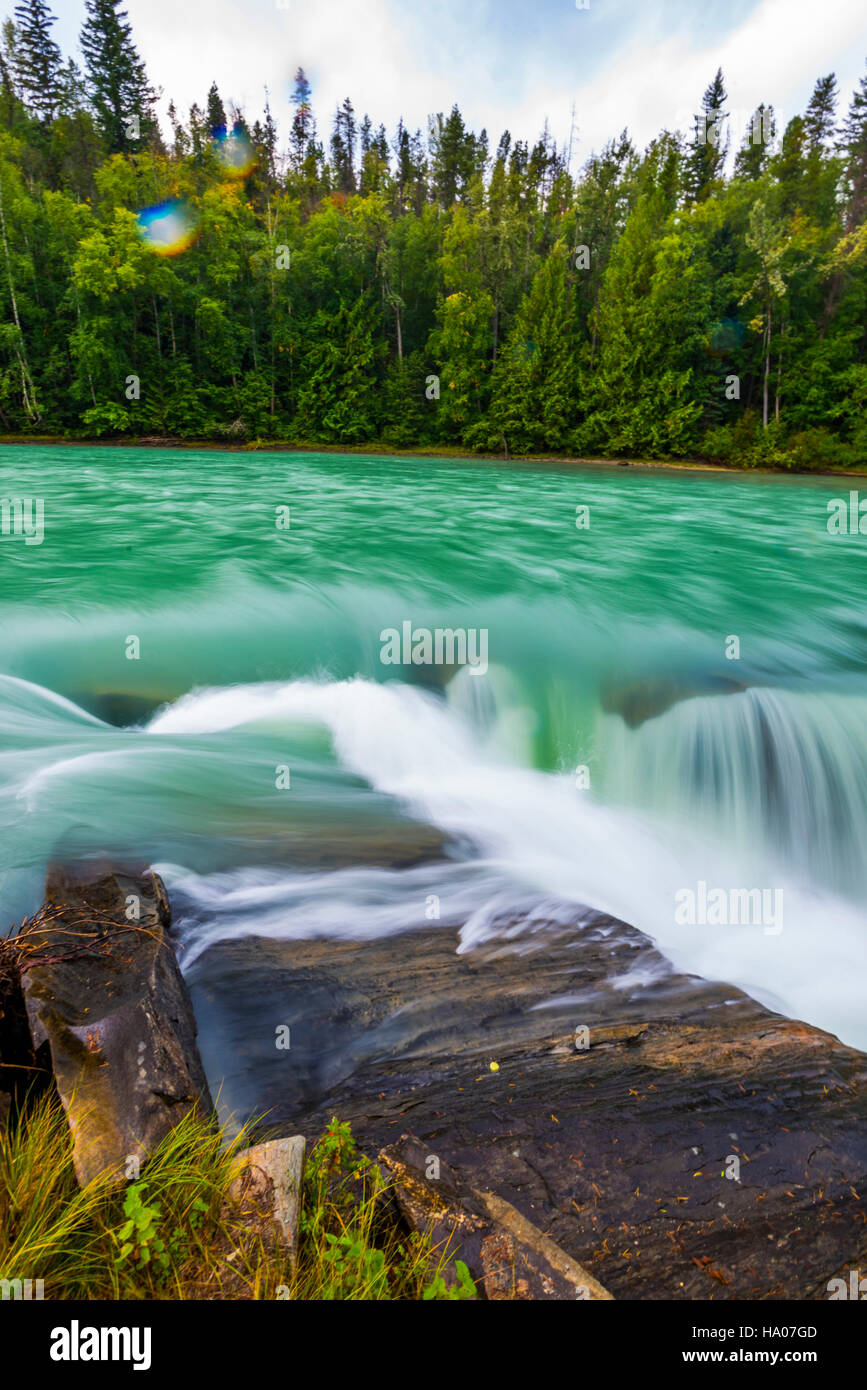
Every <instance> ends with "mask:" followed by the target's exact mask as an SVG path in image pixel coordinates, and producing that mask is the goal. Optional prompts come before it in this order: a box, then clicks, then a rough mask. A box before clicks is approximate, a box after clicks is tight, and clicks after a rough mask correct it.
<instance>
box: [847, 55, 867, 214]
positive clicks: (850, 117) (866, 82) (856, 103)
mask: <svg viewBox="0 0 867 1390" xmlns="http://www.w3.org/2000/svg"><path fill="white" fill-rule="evenodd" d="M840 149H841V151H842V154H843V157H844V159H845V161H846V182H847V184H848V192H849V197H848V206H847V210H846V230H847V231H850V232H851V231H854V229H855V228H856V227H857V226H858V225H859V224H860V223H861V222H863V220H864V216H865V214H867V76H864V77H862V78H861V82H860V84H859V85H858V87H857V88H856V90H855V92H854V93H853V95H852V102H851V104H850V106H849V111H848V114H847V116H846V120H845V121H844V123H843V128H842V130H841V132H840Z"/></svg>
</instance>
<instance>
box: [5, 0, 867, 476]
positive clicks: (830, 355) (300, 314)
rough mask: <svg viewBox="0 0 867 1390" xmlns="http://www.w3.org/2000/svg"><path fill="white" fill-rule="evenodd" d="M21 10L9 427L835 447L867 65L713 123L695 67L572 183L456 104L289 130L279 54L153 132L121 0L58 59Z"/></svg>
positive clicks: (856, 283)
mask: <svg viewBox="0 0 867 1390" xmlns="http://www.w3.org/2000/svg"><path fill="white" fill-rule="evenodd" d="M53 22H54V16H53V15H52V12H51V8H50V6H49V5H48V4H47V3H46V0H22V3H21V4H18V5H17V6H15V8H14V11H13V13H12V14H11V15H10V17H9V18H7V19H6V21H5V23H4V25H3V31H2V44H0V240H2V247H0V256H2V265H0V300H2V327H0V430H2V432H4V433H5V434H6V435H7V436H8V435H21V434H31V435H40V436H45V435H52V434H53V435H69V436H70V437H90V438H93V437H103V438H106V439H111V438H115V439H117V438H124V437H126V438H129V439H136V438H149V437H155V436H157V437H164V438H165V437H168V438H174V439H201V440H214V441H222V442H224V443H236V444H243V443H248V444H249V443H254V442H256V441H262V442H265V441H269V440H282V441H287V442H291V443H296V444H319V443H321V444H330V445H337V446H351V445H364V444H371V445H385V446H389V447H390V448H393V449H410V448H413V447H416V446H422V447H427V448H435V449H438V450H447V449H449V448H451V449H458V450H466V451H480V452H483V453H497V454H500V455H502V454H504V453H507V454H509V455H516V454H522V453H543V454H548V453H551V454H565V455H572V456H575V455H577V456H588V455H603V456H604V455H619V456H625V457H645V458H666V457H689V456H698V457H703V458H707V459H710V460H713V461H719V462H729V463H734V464H737V465H741V466H772V467H787V468H799V469H801V468H811V467H812V468H827V467H840V466H851V465H858V464H864V463H865V462H867V423H865V420H864V410H865V404H867V224H865V216H867V75H865V77H864V79H863V80H862V81H861V83H860V85H859V87H858V88H857V90H856V91H854V92H841V91H839V90H838V85H837V82H836V80H835V77H834V75H833V74H828V75H820V76H819V78H818V80H817V82H816V84H815V88H814V90H813V93H812V96H811V98H810V100H809V103H808V104H807V106H806V109H805V110H804V111H803V112H802V113H801V114H800V115H796V116H794V117H793V118H792V119H791V120H789V121H788V123H787V124H786V125H785V127H784V128H778V121H777V119H776V116H775V113H774V108H773V105H772V103H773V100H774V92H773V90H770V89H769V91H768V93H767V104H766V105H763V106H760V107H759V108H758V110H757V111H756V113H755V115H754V117H753V118H752V120H748V121H747V122H746V123H745V128H739V127H738V123H737V120H736V118H735V117H734V115H733V113H731V112H730V111H729V103H728V98H727V93H726V83H725V75H724V74H723V73H722V72H721V71H720V72H717V73H716V75H715V76H713V75H711V74H709V78H710V81H709V85H708V87H707V90H706V91H705V92H704V94H703V95H702V94H701V93H695V94H692V93H690V94H683V96H684V98H688V100H690V101H692V100H694V101H695V106H696V114H695V119H694V122H693V125H692V128H691V130H690V131H689V132H686V133H683V132H678V131H676V130H673V129H672V130H663V131H661V132H660V133H659V135H658V137H657V138H656V139H655V140H653V142H652V143H651V144H650V145H649V147H648V148H647V149H645V150H640V149H637V148H636V147H635V145H634V144H633V142H632V140H631V139H630V135H629V132H628V131H626V130H624V131H622V132H616V131H612V133H611V134H612V138H611V140H610V141H609V143H608V144H607V145H606V146H605V147H604V149H602V150H601V151H599V152H598V153H596V154H594V155H593V157H592V158H590V159H589V160H587V161H586V162H585V163H584V165H583V167H581V168H580V169H579V168H577V167H570V158H569V151H568V150H566V149H564V148H560V147H558V145H557V144H556V143H555V142H554V140H553V139H552V138H551V136H550V134H549V132H548V131H547V130H545V131H543V132H542V134H541V135H540V136H539V138H538V139H537V141H536V143H535V144H528V143H525V142H524V141H523V140H522V139H520V138H517V137H516V136H515V135H513V134H512V133H511V132H509V131H508V130H506V131H503V132H502V134H499V133H495V132H488V131H486V130H481V131H478V132H475V131H472V130H470V129H468V128H467V126H466V124H465V122H464V120H463V118H462V116H461V113H460V111H459V109H458V107H457V106H455V107H453V109H452V110H451V111H450V112H449V113H447V114H435V115H433V116H432V117H431V118H430V119H429V121H428V125H427V129H425V130H418V129H416V130H413V129H410V128H409V127H407V126H406V125H404V124H403V123H402V122H401V123H400V124H399V125H398V128H397V129H396V130H390V131H387V130H386V129H385V128H384V126H382V125H380V124H377V123H376V113H375V112H374V113H372V114H367V113H360V112H357V111H356V110H355V109H354V107H353V104H352V101H351V99H350V98H349V97H347V99H346V100H345V101H344V102H343V104H342V105H341V106H340V107H339V109H338V110H337V111H336V112H335V113H334V114H333V115H329V114H328V113H323V112H320V111H318V110H317V107H316V96H315V92H312V91H311V88H310V84H309V82H308V80H307V78H306V77H305V74H304V72H303V70H302V69H301V68H299V69H298V71H297V74H296V78H295V83H294V91H293V93H292V101H291V105H290V106H285V107H284V106H283V99H282V98H281V106H280V107H276V109H274V108H272V105H271V101H270V99H269V98H268V97H267V95H266V94H263V110H262V111H260V112H258V113H254V112H251V111H240V110H237V109H235V108H234V107H233V106H231V105H230V104H228V103H227V102H226V101H224V99H223V97H222V96H221V93H220V92H219V90H218V89H217V86H216V84H213V85H212V86H211V88H210V90H208V91H203V92H202V98H201V102H200V103H199V104H196V105H194V106H193V107H192V108H191V109H190V110H189V111H188V112H181V111H178V110H176V108H175V106H174V105H173V104H171V105H169V108H168V113H169V120H168V123H165V122H164V123H163V127H165V126H166V124H167V125H168V128H161V125H160V122H159V121H158V119H157V115H156V106H157V93H156V91H155V88H154V85H153V83H152V76H151V75H150V74H149V73H148V72H147V71H146V69H145V65H144V63H143V62H142V59H141V57H140V55H139V52H138V50H137V47H136V42H135V34H134V32H133V31H132V28H131V26H130V24H129V21H128V19H127V17H126V15H125V14H124V12H123V10H122V9H121V0H87V5H86V19H85V24H84V28H83V31H82V34H81V42H80V46H81V52H82V54H83V59H84V63H83V69H82V67H80V66H79V65H78V64H77V63H76V62H75V61H73V60H72V59H71V58H69V57H68V56H66V55H64V54H62V53H61V51H60V49H59V47H58V46H57V44H56V43H55V42H54V40H53V38H52V25H53ZM768 82H769V88H772V85H773V65H769V68H768ZM275 105H276V104H275ZM578 118H579V121H580V112H579V113H578ZM571 163H573V164H575V165H577V161H571Z"/></svg>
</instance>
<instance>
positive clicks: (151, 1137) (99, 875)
mask: <svg viewBox="0 0 867 1390" xmlns="http://www.w3.org/2000/svg"><path fill="white" fill-rule="evenodd" d="M167 919H168V901H167V899H166V896H165V889H164V888H163V886H162V884H161V883H160V881H159V879H158V877H157V875H155V874H152V873H150V872H148V871H147V870H144V869H141V868H139V867H136V868H134V869H130V870H128V871H121V870H113V869H111V868H110V867H109V866H98V865H97V866H94V865H90V866H84V867H82V868H78V869H72V870H70V869H67V868H62V867H61V868H54V869H52V870H50V871H49V875H48V880H47V884H46V901H45V905H44V907H43V908H42V911H41V913H40V914H39V916H38V917H37V918H36V919H35V924H36V925H37V927H38V929H39V935H38V937H37V938H34V941H35V943H36V944H32V945H31V946H30V947H29V949H28V950H27V951H26V952H25V953H24V954H23V956H22V963H21V969H22V980H23V986H24V997H25V1002H26V1008H27V1015H28V1018H29V1022H30V1031H31V1034H32V1038H33V1044H34V1047H35V1048H40V1047H41V1046H43V1045H47V1048H48V1050H49V1052H50V1058H51V1066H52V1070H53V1072H54V1079H55V1083H56V1085H57V1090H58V1093H59V1095H60V1099H61V1101H62V1102H63V1106H64V1108H65V1110H66V1113H67V1118H68V1121H69V1126H70V1130H71V1132H72V1136H73V1156H74V1163H75V1172H76V1176H77V1177H78V1180H79V1182H80V1183H81V1184H84V1183H86V1182H88V1181H89V1180H91V1179H92V1178H94V1177H96V1176H97V1175H98V1174H100V1173H103V1172H105V1171H106V1170H111V1171H112V1172H114V1173H116V1175H117V1178H118V1180H122V1179H123V1178H124V1176H127V1177H128V1176H129V1175H130V1166H131V1165H130V1163H129V1160H131V1159H139V1160H141V1161H143V1160H144V1159H145V1158H146V1157H147V1156H148V1154H149V1153H150V1152H151V1151H152V1150H153V1149H154V1148H155V1146H156V1145H157V1144H158V1143H159V1142H160V1140H161V1139H163V1138H164V1136H165V1135H166V1134H167V1133H168V1132H169V1131H170V1130H171V1129H172V1128H173V1127H174V1125H176V1124H177V1122H178V1121H179V1120H180V1119H181V1117H182V1116H184V1115H186V1114H188V1113H189V1112H190V1110H192V1109H193V1107H198V1109H199V1110H200V1111H201V1112H202V1113H204V1114H209V1113H211V1112H212V1109H213V1106H212V1102H211V1098H210V1094H209V1092H208V1084H207V1081H206V1079H205V1074H204V1070H203V1068H202V1063H201V1060H200V1057H199V1052H198V1048H197V1045H196V1021H195V1017H194V1015H193V1010H192V1005H191V1003H190V998H189V994H188V992H187V988H186V985H185V984H184V981H183V978H182V976H181V973H180V970H179V969H178V964H177V961H176V959H175V955H174V950H173V947H172V944H171V941H170V939H169V937H168V936H167V933H166V924H167ZM132 1171H134V1169H133V1170H132Z"/></svg>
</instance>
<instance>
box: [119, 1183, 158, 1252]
mask: <svg viewBox="0 0 867 1390" xmlns="http://www.w3.org/2000/svg"><path fill="white" fill-rule="evenodd" d="M146 1190H147V1183H144V1182H138V1183H134V1184H133V1185H132V1186H131V1187H129V1188H127V1193H126V1196H125V1197H124V1201H123V1214H124V1216H125V1217H126V1218H127V1219H126V1221H125V1222H124V1224H123V1225H122V1226H121V1228H120V1230H119V1231H118V1232H117V1233H116V1235H115V1240H116V1241H117V1244H118V1246H119V1247H120V1248H119V1250H118V1253H117V1263H118V1264H121V1265H122V1264H124V1263H125V1262H126V1261H127V1260H130V1261H131V1262H133V1263H134V1264H135V1267H136V1268H137V1269H142V1268H144V1266H145V1265H148V1264H150V1262H151V1260H153V1261H154V1262H155V1263H156V1265H157V1266H158V1267H159V1268H160V1269H162V1270H166V1269H168V1267H169V1265H170V1263H171V1261H170V1258H169V1253H168V1250H167V1249H166V1243H165V1241H164V1240H163V1239H162V1237H161V1236H160V1235H158V1233H157V1223H158V1222H159V1220H160V1217H161V1215H162V1213H161V1212H160V1208H159V1207H158V1206H148V1205H147V1204H146V1202H145V1200H144V1194H145V1192H146Z"/></svg>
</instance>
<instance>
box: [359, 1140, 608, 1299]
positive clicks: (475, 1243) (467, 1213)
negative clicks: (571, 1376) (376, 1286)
mask: <svg viewBox="0 0 867 1390" xmlns="http://www.w3.org/2000/svg"><path fill="white" fill-rule="evenodd" d="M434 1159H435V1176H434V1175H432V1168H433V1167H434V1165H433V1163H432V1160H434ZM379 1162H380V1163H381V1164H382V1166H383V1167H384V1168H385V1170H386V1172H387V1174H388V1176H389V1177H390V1178H391V1182H392V1190H393V1193H394V1196H395V1199H396V1201H397V1205H398V1209H399V1211H400V1214H401V1216H402V1217H403V1219H404V1221H405V1222H406V1224H407V1225H408V1226H409V1227H410V1229H411V1230H414V1231H417V1232H418V1233H419V1234H420V1235H425V1236H429V1237H430V1239H431V1247H432V1254H431V1273H432V1274H433V1272H434V1271H435V1270H436V1269H437V1267H438V1266H440V1265H441V1263H442V1260H443V1256H446V1257H447V1260H448V1263H447V1264H446V1265H445V1266H444V1267H443V1270H442V1273H443V1279H444V1281H445V1283H446V1285H447V1286H448V1285H454V1284H455V1283H456V1282H457V1274H456V1272H455V1263H456V1262H457V1261H458V1260H462V1261H463V1263H464V1264H465V1265H466V1266H467V1269H468V1270H469V1272H470V1274H471V1276H472V1278H473V1281H474V1283H475V1285H476V1292H477V1294H478V1295H480V1296H481V1297H483V1298H487V1299H495V1300H503V1299H510V1300H512V1299H534V1300H535V1299H567V1298H578V1299H592V1300H594V1301H596V1300H602V1299H610V1298H611V1295H610V1294H609V1293H608V1292H607V1291H606V1290H605V1289H603V1287H602V1285H601V1284H600V1283H599V1282H598V1280H596V1279H594V1278H593V1276H592V1274H589V1273H588V1272H587V1270H586V1269H582V1267H581V1266H580V1265H579V1264H577V1263H576V1262H575V1261H574V1260H571V1259H570V1258H569V1256H568V1255H566V1254H565V1253H564V1252H563V1251H562V1250H560V1249H559V1247H558V1246H556V1245H555V1244H554V1242H553V1241H552V1240H549V1239H548V1238H547V1236H544V1235H543V1234H542V1232H541V1231H540V1230H538V1229H537V1228H536V1227H535V1226H534V1225H533V1224H532V1223H531V1222H529V1221H527V1220H526V1219H525V1218H524V1217H523V1216H521V1215H520V1213H519V1212H517V1211H516V1210H515V1208H514V1207H513V1206H511V1205H510V1204H509V1203H508V1202H504V1201H503V1200H502V1198H500V1197H497V1196H495V1195H494V1194H493V1193H484V1192H477V1191H475V1190H474V1189H473V1188H469V1187H467V1186H466V1184H464V1183H462V1181H461V1179H460V1177H459V1176H458V1174H457V1173H456V1172H454V1170H453V1169H452V1168H450V1167H449V1165H448V1164H447V1163H444V1162H443V1161H442V1160H441V1159H439V1158H437V1157H436V1155H432V1154H429V1153H427V1152H426V1146H425V1145H424V1144H422V1143H421V1142H420V1140H418V1139H416V1138H415V1136H414V1135H411V1134H402V1135H401V1137H400V1139H399V1140H398V1142H397V1143H396V1144H391V1145H390V1146H389V1147H388V1148H385V1149H383V1150H382V1151H381V1152H380V1155H379Z"/></svg>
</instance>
